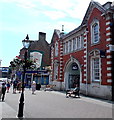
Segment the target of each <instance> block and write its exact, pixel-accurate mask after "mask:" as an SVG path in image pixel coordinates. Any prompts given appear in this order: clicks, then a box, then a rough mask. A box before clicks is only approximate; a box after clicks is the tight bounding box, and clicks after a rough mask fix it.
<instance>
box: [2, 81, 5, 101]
mask: <svg viewBox="0 0 114 120" xmlns="http://www.w3.org/2000/svg"><path fill="white" fill-rule="evenodd" d="M5 93H6V86H5V83H2V101H4V98H5Z"/></svg>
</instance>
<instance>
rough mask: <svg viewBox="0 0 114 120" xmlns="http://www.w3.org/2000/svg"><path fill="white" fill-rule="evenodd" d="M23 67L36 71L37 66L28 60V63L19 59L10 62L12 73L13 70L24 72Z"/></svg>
mask: <svg viewBox="0 0 114 120" xmlns="http://www.w3.org/2000/svg"><path fill="white" fill-rule="evenodd" d="M23 67H26V69H35V68H36V66H35V62H33V61H31V60H29V59H27V60H26V61H25V60H22V59H18V58H15V59H14V60H13V61H11V62H10V66H9V68H10V72H11V71H12V70H20V69H21V70H22V68H23Z"/></svg>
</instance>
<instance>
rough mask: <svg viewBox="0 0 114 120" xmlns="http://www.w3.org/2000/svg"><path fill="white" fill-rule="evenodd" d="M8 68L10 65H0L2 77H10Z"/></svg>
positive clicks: (0, 75)
mask: <svg viewBox="0 0 114 120" xmlns="http://www.w3.org/2000/svg"><path fill="white" fill-rule="evenodd" d="M8 70H9V67H0V78H8V77H9V74H8Z"/></svg>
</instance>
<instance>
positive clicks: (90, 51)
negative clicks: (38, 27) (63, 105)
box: [51, 1, 114, 99]
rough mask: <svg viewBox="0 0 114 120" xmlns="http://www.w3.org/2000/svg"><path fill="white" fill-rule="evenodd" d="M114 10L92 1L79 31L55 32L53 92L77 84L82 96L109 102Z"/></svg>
mask: <svg viewBox="0 0 114 120" xmlns="http://www.w3.org/2000/svg"><path fill="white" fill-rule="evenodd" d="M113 15H114V6H113V4H112V3H111V2H107V3H106V4H104V5H100V4H99V3H98V2H93V1H91V2H90V4H89V7H88V9H87V11H86V14H85V16H84V19H83V21H82V23H81V25H80V26H79V27H77V28H76V29H74V30H72V31H71V32H69V33H68V34H63V33H61V32H60V31H59V30H54V33H53V37H52V41H51V68H52V71H51V81H52V84H56V87H55V89H63V90H66V89H70V88H73V87H74V84H78V85H79V87H80V90H81V92H82V93H83V94H86V95H91V96H97V97H101V98H105V99H111V96H112V95H111V94H112V91H111V87H112V86H111V85H112V53H111V51H110V49H109V45H110V44H112V31H111V30H112V29H111V27H110V24H111V23H112V22H113Z"/></svg>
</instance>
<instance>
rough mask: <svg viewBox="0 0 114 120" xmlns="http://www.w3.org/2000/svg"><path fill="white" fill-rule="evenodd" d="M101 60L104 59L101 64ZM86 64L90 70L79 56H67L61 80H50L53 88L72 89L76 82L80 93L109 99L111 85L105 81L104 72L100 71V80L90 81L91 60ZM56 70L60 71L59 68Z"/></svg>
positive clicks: (110, 96)
mask: <svg viewBox="0 0 114 120" xmlns="http://www.w3.org/2000/svg"><path fill="white" fill-rule="evenodd" d="M102 61H104V60H103V59H101V64H102ZM88 65H89V67H88V68H89V69H90V70H88V69H87V66H86V69H84V64H83V62H82V61H80V59H79V58H76V57H69V59H67V60H66V61H65V64H64V66H63V70H61V72H62V74H63V78H62V80H61V81H59V80H53V81H51V82H52V84H54V85H56V86H55V89H56V90H67V89H73V88H74V87H75V85H76V84H78V86H79V87H80V93H82V94H85V95H89V96H94V97H99V98H104V99H109V100H111V98H112V85H111V84H108V83H106V82H105V77H104V76H105V74H104V72H103V71H101V74H100V81H92V80H91V77H92V76H91V75H92V73H91V71H92V70H91V69H92V68H91V62H89V63H88ZM102 66H103V65H101V68H100V70H102V69H103V68H102ZM58 71H60V69H59V70H58ZM104 71H105V70H104ZM87 75H88V76H87Z"/></svg>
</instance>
